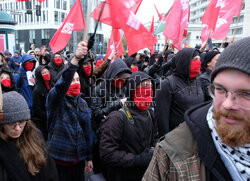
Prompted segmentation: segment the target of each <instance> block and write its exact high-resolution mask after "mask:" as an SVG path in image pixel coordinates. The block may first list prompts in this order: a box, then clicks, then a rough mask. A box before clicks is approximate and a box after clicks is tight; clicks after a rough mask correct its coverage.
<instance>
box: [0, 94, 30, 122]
mask: <svg viewBox="0 0 250 181" xmlns="http://www.w3.org/2000/svg"><path fill="white" fill-rule="evenodd" d="M29 119H30V110H29V107H28V104H27V102H26V100H25V99H24V97H23V96H22V95H21V94H19V93H17V92H16V91H11V92H7V93H4V94H3V121H0V125H2V124H8V123H14V122H18V121H23V120H29Z"/></svg>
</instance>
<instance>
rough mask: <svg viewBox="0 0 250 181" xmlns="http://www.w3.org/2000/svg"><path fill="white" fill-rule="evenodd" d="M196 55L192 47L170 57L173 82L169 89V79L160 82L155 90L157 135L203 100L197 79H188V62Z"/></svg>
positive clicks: (174, 124) (167, 130) (181, 119)
mask: <svg viewBox="0 0 250 181" xmlns="http://www.w3.org/2000/svg"><path fill="white" fill-rule="evenodd" d="M196 55H198V52H197V51H196V50H195V49H194V48H184V49H182V50H181V51H180V52H178V53H177V55H176V56H175V57H174V58H173V59H172V61H173V63H172V66H173V68H174V69H173V73H172V78H173V81H174V84H175V87H174V90H171V86H170V83H169V79H166V80H165V81H163V82H161V84H160V86H158V91H157V92H156V109H155V116H156V120H157V123H158V128H159V135H160V136H163V135H164V134H166V133H168V132H169V131H171V130H173V129H174V128H175V127H177V126H178V125H179V124H180V123H181V122H183V121H184V113H185V111H186V110H187V109H188V108H189V107H191V106H193V105H196V104H198V103H201V102H203V101H204V95H203V91H202V89H201V85H200V82H199V81H198V79H196V78H194V79H190V78H189V72H190V64H191V60H192V58H193V57H195V56H196Z"/></svg>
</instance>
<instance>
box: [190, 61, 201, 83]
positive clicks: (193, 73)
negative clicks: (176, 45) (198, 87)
mask: <svg viewBox="0 0 250 181" xmlns="http://www.w3.org/2000/svg"><path fill="white" fill-rule="evenodd" d="M200 71H201V61H200V60H191V64H190V72H189V77H190V78H191V79H192V78H195V77H197V75H199V73H200Z"/></svg>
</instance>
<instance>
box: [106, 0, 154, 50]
mask: <svg viewBox="0 0 250 181" xmlns="http://www.w3.org/2000/svg"><path fill="white" fill-rule="evenodd" d="M109 2H110V12H111V18H112V21H113V22H114V21H116V20H117V19H119V22H120V25H121V29H122V30H123V32H124V35H125V38H126V41H127V45H128V54H129V55H132V54H134V53H136V52H138V51H139V50H141V49H143V48H146V47H151V46H152V45H154V44H155V43H156V42H157V39H156V38H155V37H154V36H153V35H152V34H151V33H150V32H149V31H148V30H147V29H146V28H145V27H144V26H143V24H142V23H141V22H140V21H139V20H138V19H137V18H136V16H135V14H134V13H133V12H132V11H131V10H130V8H131V7H133V6H134V4H135V2H134V1H133V0H109ZM117 7H119V8H117Z"/></svg>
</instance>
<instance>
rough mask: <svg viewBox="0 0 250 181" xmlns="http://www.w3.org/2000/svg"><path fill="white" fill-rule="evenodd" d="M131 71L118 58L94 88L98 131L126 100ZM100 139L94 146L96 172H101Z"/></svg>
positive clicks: (93, 94) (93, 104)
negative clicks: (103, 122) (106, 118)
mask: <svg viewBox="0 0 250 181" xmlns="http://www.w3.org/2000/svg"><path fill="white" fill-rule="evenodd" d="M131 73H132V72H131V70H130V69H129V68H128V67H127V65H126V64H125V63H124V61H123V60H122V59H116V60H114V61H113V62H112V63H111V64H110V65H109V67H108V70H107V72H106V74H105V77H104V80H103V81H102V82H101V83H100V84H98V85H97V86H96V87H95V88H94V90H93V92H92V96H91V109H92V112H93V119H92V126H93V129H94V131H95V132H96V133H97V132H98V130H99V128H100V123H101V120H102V119H104V118H105V117H106V116H107V115H108V114H109V113H110V112H112V111H116V110H119V109H120V108H121V107H122V105H123V104H124V102H125V101H126V98H125V97H126V95H125V94H126V91H127V86H126V79H127V78H128V77H129V76H130V74H131ZM97 139H98V138H97ZM98 141H99V140H97V143H96V145H95V146H94V148H93V149H94V151H93V152H94V159H93V163H94V172H95V173H97V172H100V167H98V166H99V165H100V161H99V153H98V151H99V148H98Z"/></svg>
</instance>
